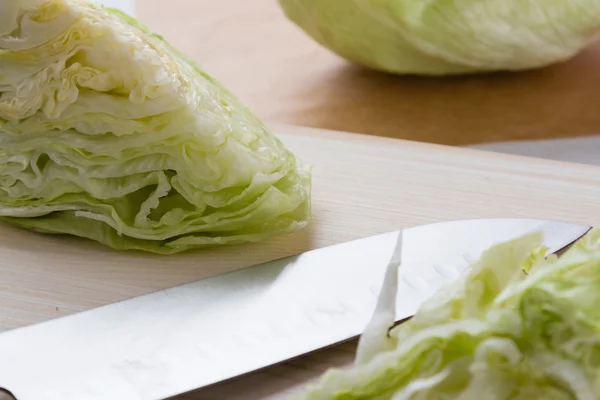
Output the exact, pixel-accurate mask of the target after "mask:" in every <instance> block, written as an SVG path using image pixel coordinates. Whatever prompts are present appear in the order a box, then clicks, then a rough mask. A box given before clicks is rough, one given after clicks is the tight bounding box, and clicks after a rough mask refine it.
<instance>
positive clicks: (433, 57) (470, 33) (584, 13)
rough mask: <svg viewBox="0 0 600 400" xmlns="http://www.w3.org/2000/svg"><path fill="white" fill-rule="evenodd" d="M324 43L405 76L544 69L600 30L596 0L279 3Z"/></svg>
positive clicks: (301, 0)
mask: <svg viewBox="0 0 600 400" xmlns="http://www.w3.org/2000/svg"><path fill="white" fill-rule="evenodd" d="M278 1H279V4H280V5H281V8H282V9H283V11H284V13H285V15H286V16H287V17H288V18H289V20H290V21H292V22H293V23H294V24H296V25H297V26H298V27H299V28H301V29H302V30H303V31H304V32H305V33H306V34H308V35H309V36H310V37H311V38H312V39H314V40H315V41H316V42H318V43H319V44H321V45H323V46H324V47H326V48H328V49H330V50H331V51H333V52H335V53H337V54H338V55H340V56H342V57H344V58H346V59H348V60H351V61H352V62H355V63H358V64H362V65H365V66H368V67H370V68H374V69H378V70H383V71H387V72H392V73H398V74H419V75H451V74H465V73H474V72H486V71H498V70H512V71H514V70H523V69H531V68H539V67H543V66H547V65H550V64H554V63H557V62H560V61H564V60H567V59H570V58H571V57H573V56H574V55H575V54H577V53H578V52H579V51H581V50H582V49H583V48H584V47H586V46H587V45H588V44H589V43H591V41H592V40H594V39H595V37H596V34H597V33H598V32H600V3H599V2H598V1H596V0H547V1H542V2H540V1H537V0H461V1H447V0H370V1H367V0H278Z"/></svg>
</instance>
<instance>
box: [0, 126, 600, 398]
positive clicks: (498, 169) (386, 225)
mask: <svg viewBox="0 0 600 400" xmlns="http://www.w3.org/2000/svg"><path fill="white" fill-rule="evenodd" d="M271 126H272V128H273V130H274V132H276V133H277V135H278V136H279V137H281V138H282V139H283V140H284V142H285V143H286V144H287V145H288V146H289V148H290V149H291V150H292V151H294V152H296V153H297V154H299V155H300V156H301V157H303V158H304V159H305V160H306V161H307V162H309V163H311V164H312V165H313V168H314V194H313V207H314V221H313V222H312V224H311V226H310V228H309V229H306V230H304V231H301V232H298V233H296V234H294V235H289V236H285V237H279V238H275V239H273V240H269V241H266V242H263V243H261V244H255V245H246V246H235V247H227V248H225V247H223V248H220V249H217V250H211V251H202V252H193V253H187V254H184V255H179V256H173V257H161V256H159V257H155V256H150V255H145V254H137V253H136V254H131V253H122V252H114V251H110V250H108V249H106V248H104V247H103V246H100V245H95V244H92V243H89V242H87V241H82V240H77V239H69V238H57V237H48V236H40V235H36V234H33V233H29V232H25V231H22V230H18V229H14V228H11V227H8V226H5V225H0V238H1V240H0V254H1V255H2V257H0V329H1V330H7V329H10V328H15V327H19V326H24V325H28V324H32V323H36V322H41V321H44V320H47V319H50V318H55V317H59V316H64V315H68V314H72V313H74V312H76V311H82V310H85V309H89V308H92V307H96V306H100V305H103V304H107V303H110V302H115V301H119V300H122V299H126V298H130V297H132V296H135V295H141V294H144V293H148V292H151V291H154V290H157V289H161V288H166V287H171V286H174V285H177V284H181V283H186V282H190V281H193V280H196V279H200V278H203V277H207V276H210V275H214V274H218V273H222V272H225V271H229V270H232V269H236V268H240V267H243V266H248V265H252V264H254V263H257V262H260V261H266V260H271V259H275V258H279V257H282V256H286V255H291V254H296V253H298V252H301V251H304V250H309V249H314V248H320V247H322V246H326V245H330V244H335V243H340V242H344V241H348V240H352V239H356V238H360V237H365V236H369V235H373V234H377V233H382V232H388V231H392V230H395V229H398V228H402V227H410V226H415V225H419V224H423V223H431V222H437V221H445V220H456V219H462V218H479V217H528V218H543V219H554V220H562V221H573V222H582V223H587V224H597V223H600V213H598V199H599V198H600V174H599V173H598V168H597V167H593V166H588V165H577V164H567V163H558V162H550V161H544V160H539V159H529V158H524V157H517V156H508V155H502V154H493V153H487V152H482V151H476V150H471V149H463V148H456V147H447V146H441V145H431V144H425V143H417V142H407V141H402V140H397V139H390V138H380V137H369V136H366V135H355V134H345V133H341V132H329V131H324V130H313V129H308V128H297V127H290V126H283V125H271ZM351 351H352V344H350V345H347V346H342V347H336V348H333V349H330V350H329V351H326V352H321V353H318V354H313V355H310V356H308V357H302V358H300V359H298V360H294V361H293V362H290V363H286V364H284V365H281V366H276V367H274V368H270V369H268V370H265V371H261V372H259V373H256V374H252V375H249V376H246V377H242V378H240V379H236V380H234V381H231V382H226V383H223V384H220V385H217V386H215V387H211V388H208V389H205V390H201V391H198V392H197V393H194V394H191V395H188V396H184V397H181V398H182V399H238V398H239V399H263V398H274V399H275V398H277V399H279V398H286V395H287V394H289V393H290V391H293V390H297V389H298V387H300V386H298V385H301V384H303V383H305V382H307V381H308V380H309V379H311V378H313V377H315V376H317V375H318V374H319V373H321V372H322V371H323V370H324V369H325V368H327V367H330V366H333V365H343V364H344V363H346V362H348V361H349V360H350V359H351V357H352V353H351ZM233 361H234V360H233ZM9 389H10V388H9Z"/></svg>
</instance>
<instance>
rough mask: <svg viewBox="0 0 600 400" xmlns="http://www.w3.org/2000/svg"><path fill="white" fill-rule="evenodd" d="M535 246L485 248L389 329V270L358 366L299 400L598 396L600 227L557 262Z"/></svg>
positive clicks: (333, 373) (528, 239) (532, 239)
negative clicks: (467, 266)
mask: <svg viewBox="0 0 600 400" xmlns="http://www.w3.org/2000/svg"><path fill="white" fill-rule="evenodd" d="M541 243H542V236H541V234H535V233H534V234H530V235H526V236H523V237H521V238H518V239H516V240H513V241H510V242H506V243H501V244H499V245H497V246H494V247H492V248H490V249H489V250H488V251H486V252H485V253H484V254H483V255H482V256H481V258H480V259H479V260H477V261H476V262H474V263H473V264H472V265H471V268H470V269H469V270H468V271H467V273H466V274H464V275H463V276H461V277H460V278H459V279H458V280H457V281H455V282H454V283H452V284H450V285H448V286H446V287H444V288H443V289H442V290H440V291H439V292H438V293H437V294H436V295H434V296H433V297H432V298H431V299H430V300H429V301H427V302H426V303H424V304H423V305H422V306H421V307H420V309H419V310H418V311H417V313H416V315H415V316H414V318H413V319H411V320H409V321H408V322H405V323H404V324H400V325H398V326H396V327H394V328H392V329H391V330H390V327H391V325H392V324H393V321H394V315H395V313H394V310H393V309H394V305H395V296H394V294H395V292H394V291H395V290H397V286H396V284H395V283H396V279H397V277H398V274H397V273H394V270H395V269H396V268H397V267H398V263H390V269H389V272H388V274H387V275H386V279H385V281H384V285H383V289H382V291H381V295H380V298H379V301H378V304H377V309H376V312H375V313H374V315H373V318H372V321H371V323H370V324H369V326H368V327H367V329H366V330H365V332H364V334H363V335H362V336H361V340H360V342H359V346H358V351H357V359H356V363H355V365H353V366H352V367H350V368H347V369H332V370H330V371H328V372H327V373H326V374H325V375H324V376H323V377H321V379H320V380H319V381H318V382H317V383H315V384H314V385H313V386H311V387H310V388H309V389H308V390H307V391H305V392H304V393H302V394H301V395H299V396H298V397H299V398H303V399H307V400H325V399H327V400H333V399H344V400H351V399H381V400H388V399H389V400H416V399H448V400H451V399H457V400H458V399H460V400H482V399H485V400H549V399H552V400H570V399H586V400H588V399H589V400H592V399H598V398H600V353H599V351H600V308H599V307H598V304H599V302H600V229H599V228H595V229H594V230H592V231H591V232H590V233H589V234H588V235H587V236H585V237H584V238H582V239H581V240H579V241H578V242H577V243H576V244H575V245H574V246H573V247H571V248H570V249H569V250H568V251H567V252H566V253H564V254H563V255H562V256H561V257H560V258H558V257H556V256H549V257H545V256H546V251H547V250H546V249H545V248H543V247H542V246H541ZM432 251H435V249H432ZM396 258H398V257H396ZM400 268H402V267H401V266H400Z"/></svg>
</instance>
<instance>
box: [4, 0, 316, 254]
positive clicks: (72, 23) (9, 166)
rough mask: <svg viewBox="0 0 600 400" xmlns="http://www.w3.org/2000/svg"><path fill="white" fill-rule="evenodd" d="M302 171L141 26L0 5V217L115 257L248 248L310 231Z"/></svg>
mask: <svg viewBox="0 0 600 400" xmlns="http://www.w3.org/2000/svg"><path fill="white" fill-rule="evenodd" d="M310 196H311V176H310V167H309V166H308V165H306V164H304V163H303V162H302V161H301V160H300V159H299V158H298V157H296V156H295V154H293V153H292V152H291V151H290V150H288V149H287V148H286V147H285V146H284V144H283V143H282V142H281V141H280V140H279V139H278V138H277V137H276V136H275V135H274V134H273V133H272V132H270V131H269V130H268V128H267V127H266V126H265V125H264V124H263V123H262V122H261V121H260V120H259V119H258V118H257V117H256V116H255V115H253V113H252V112H251V111H250V110H249V109H248V108H247V107H245V106H244V105H243V104H242V103H241V102H240V101H239V100H238V99H237V98H236V97H235V96H234V95H233V94H232V93H231V92H230V91H228V90H227V89H226V88H225V87H224V86H223V85H221V84H220V83H219V82H217V81H216V80H215V79H213V78H212V77H211V76H210V75H208V74H207V73H206V72H205V71H204V70H203V69H202V68H201V67H200V66H199V65H198V64H196V63H195V62H194V61H193V60H191V59H190V58H188V57H186V56H185V55H184V54H182V53H181V52H180V51H178V50H177V49H175V48H174V47H173V46H171V45H169V43H168V42H167V41H166V40H165V39H164V38H162V37H161V36H159V35H156V34H153V33H152V32H150V31H149V29H148V28H147V27H145V26H144V25H143V24H142V23H140V22H139V21H136V20H135V19H133V18H132V17H130V16H128V15H126V14H124V13H122V12H120V11H118V10H114V9H109V8H104V7H102V6H100V5H97V4H95V3H93V2H89V1H84V0H3V1H2V2H0V218H2V219H3V220H4V221H8V222H9V223H12V224H15V225H18V226H21V227H24V228H27V229H31V230H34V231H37V232H43V233H49V234H70V235H76V236H79V237H85V238H89V239H92V240H96V241H98V242H101V243H103V244H105V245H108V246H111V247H113V248H116V249H139V250H146V251H151V252H156V253H175V252H180V251H184V250H187V249H191V248H196V247H203V246H213V245H220V244H230V243H242V242H253V241H258V240H262V239H264V238H267V237H270V236H273V235H278V234H282V233H287V232H292V231H295V230H296V229H299V228H302V227H304V226H306V225H307V224H308V223H309V221H310V211H311V207H310Z"/></svg>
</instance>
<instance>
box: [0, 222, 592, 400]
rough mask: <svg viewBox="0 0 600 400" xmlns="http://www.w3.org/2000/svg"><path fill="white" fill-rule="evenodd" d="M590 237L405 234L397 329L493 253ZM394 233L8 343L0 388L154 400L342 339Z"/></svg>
mask: <svg viewBox="0 0 600 400" xmlns="http://www.w3.org/2000/svg"><path fill="white" fill-rule="evenodd" d="M589 229H590V227H589V226H585V225H578V224H570V223H562V222H554V221H543V220H533V219H481V220H463V221H452V222H443V223H437V224H430V225H422V226H417V227H412V228H407V229H404V230H403V231H402V235H403V245H402V246H403V247H402V260H403V264H402V267H401V270H400V272H399V290H398V292H399V296H398V297H399V298H398V299H397V304H398V305H397V315H396V319H397V320H398V321H400V320H403V319H405V318H408V317H411V316H412V315H414V313H415V312H416V310H417V308H418V307H419V305H420V304H422V303H423V302H424V301H425V300H426V299H428V298H429V297H430V296H431V295H432V294H433V293H434V292H435V291H436V290H437V289H438V288H439V287H440V286H441V285H443V284H445V283H448V282H452V281H453V280H454V279H456V278H457V277H458V276H459V274H460V273H461V272H463V271H464V270H465V269H466V268H467V267H468V265H469V263H468V262H467V260H468V259H469V258H477V257H479V255H480V254H481V253H482V252H483V251H484V250H486V249H487V248H488V247H490V246H492V245H493V244H496V243H498V242H502V241H506V240H510V239H514V238H516V237H518V236H521V235H524V234H526V233H530V232H534V231H542V232H543V233H544V237H545V239H544V244H545V245H546V246H548V247H549V248H550V251H551V252H557V251H559V250H561V249H563V248H565V247H566V246H568V245H569V244H571V243H573V242H574V241H576V240H577V239H579V238H581V237H582V236H583V235H585V233H586V232H587V231H588V230H589ZM400 232H401V231H394V232H389V233H385V234H380V235H377V236H372V237H367V238H363V239H358V240H354V241H351V242H346V243H342V244H338V245H334V246H329V247H325V248H321V249H317V250H312V251H308V252H305V253H302V254H299V255H296V256H291V257H286V258H284V259H280V260H275V261H271V262H267V263H263V264H259V265H256V266H252V267H248V268H244V269H240V270H237V271H234V272H230V273H227V274H222V275H218V276H214V277H211V278H208V279H203V280H199V281H196V282H192V283H188V284H185V285H181V286H177V287H173V288H169V289H166V290H162V291H159V292H155V293H151V294H148V295H144V296H140V297H135V298H132V299H129V300H125V301H122V302H118V303H113V304H109V305H107V306H103V307H98V308H95V309H92V310H88V311H85V312H81V313H77V314H73V315H70V316H66V317H62V318H58V319H55V320H50V321H46V322H43V323H39V324H35V325H31V326H28V327H24V328H19V329H14V330H10V331H7V332H5V333H2V334H0V387H2V388H5V389H6V390H7V391H9V392H11V393H12V395H13V396H14V397H15V398H16V399H18V400H40V399H43V400H100V399H103V400H104V399H106V400H108V399H110V400H134V399H139V400H154V399H165V398H168V397H172V396H175V395H178V394H181V393H185V392H188V391H191V390H194V389H198V388H201V387H204V386H207V385H210V384H214V383H217V382H220V381H223V380H226V379H229V378H232V377H235V376H238V375H242V374H245V373H248V372H251V371H254V370H257V369H260V368H263V367H266V366H269V365H272V364H275V363H278V362H281V361H285V360H287V359H290V358H293V357H296V356H299V355H301V354H305V353H308V352H311V351H314V350H317V349H320V348H323V347H326V346H330V345H333V344H337V343H340V342H343V341H346V340H349V339H352V338H354V337H356V336H358V335H360V334H361V333H362V330H363V328H364V327H365V326H366V324H367V323H368V322H369V320H370V318H371V315H372V312H373V311H374V309H375V304H376V301H377V297H378V294H379V289H380V287H381V284H382V282H383V277H384V274H385V269H386V267H387V264H388V262H389V258H390V257H391V255H392V252H393V251H394V248H395V244H396V242H397V239H398V235H399V234H400ZM198 257H202V255H201V253H198Z"/></svg>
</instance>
